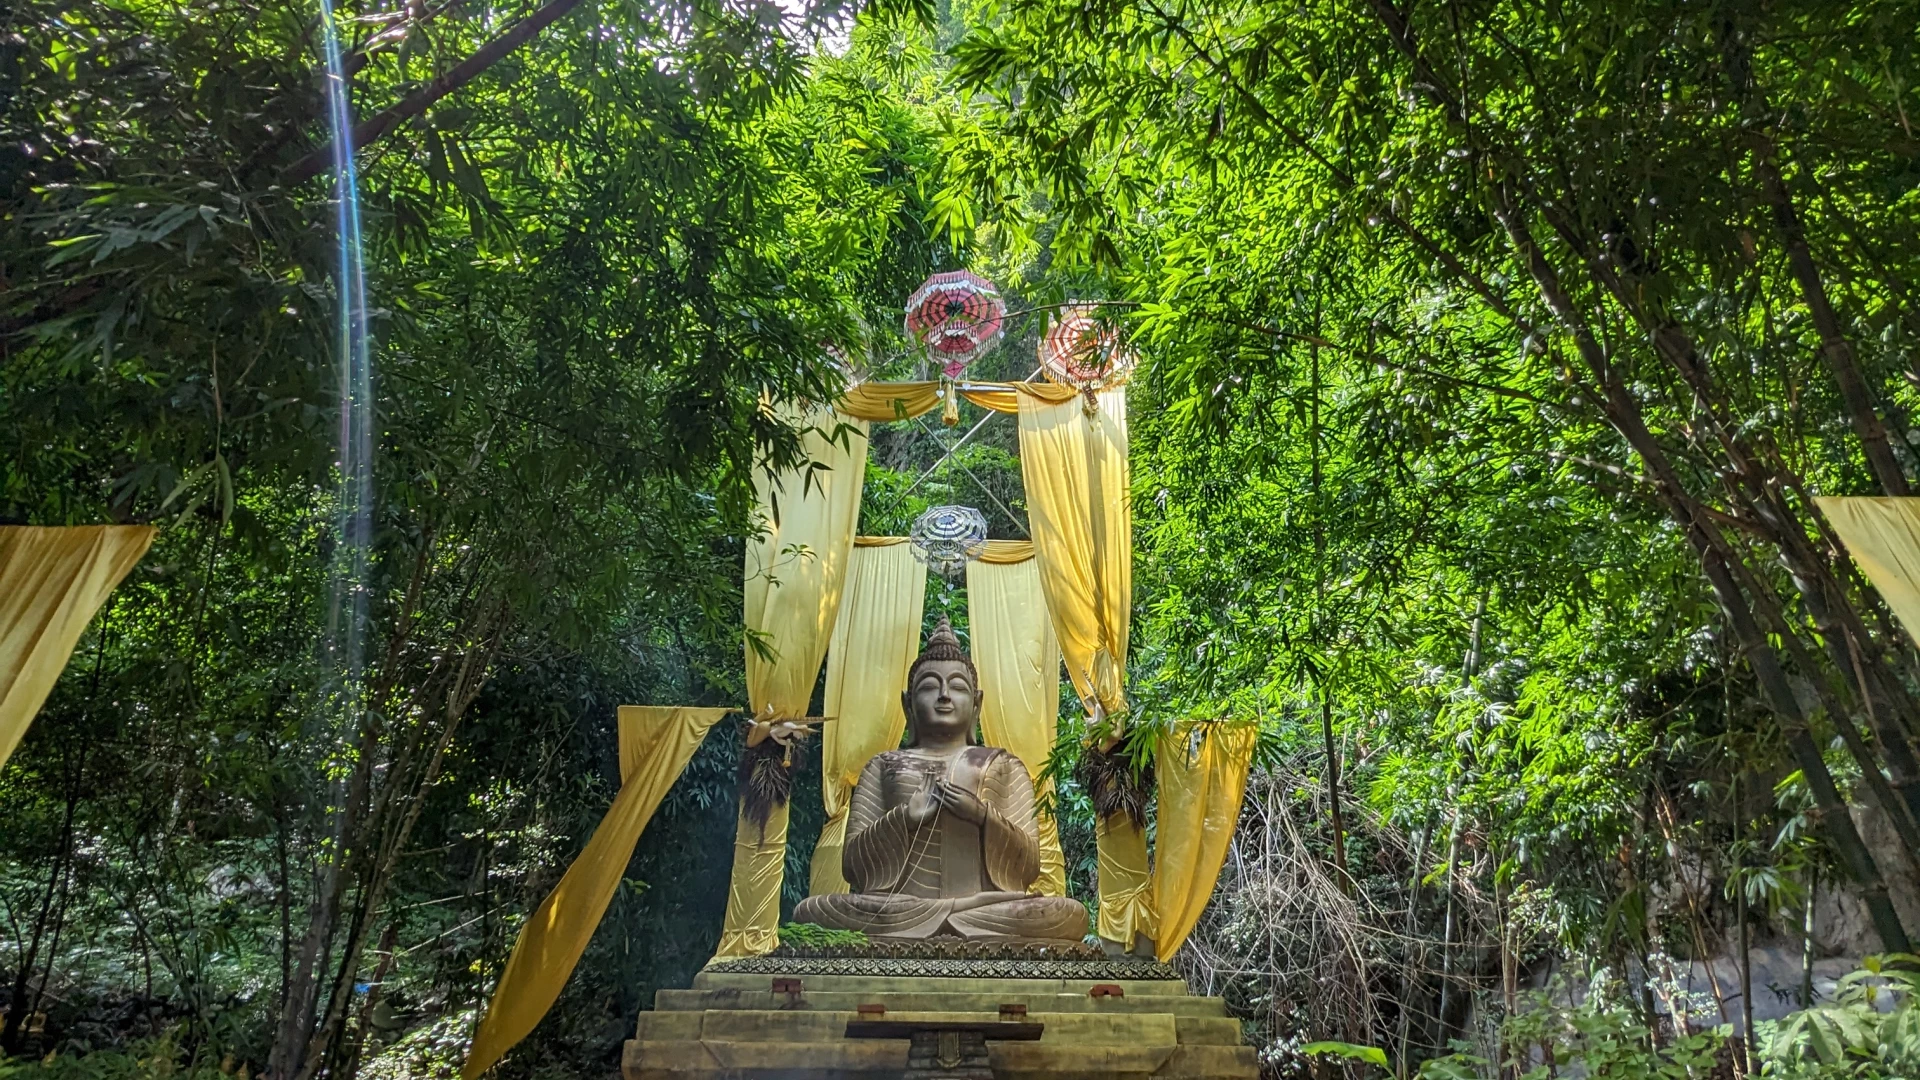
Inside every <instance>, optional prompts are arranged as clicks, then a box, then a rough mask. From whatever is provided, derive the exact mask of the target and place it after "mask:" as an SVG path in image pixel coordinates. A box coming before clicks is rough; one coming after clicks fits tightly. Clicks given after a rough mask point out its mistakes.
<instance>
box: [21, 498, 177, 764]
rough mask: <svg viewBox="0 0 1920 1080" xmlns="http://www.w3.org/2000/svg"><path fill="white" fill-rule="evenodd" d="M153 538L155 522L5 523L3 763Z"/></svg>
mask: <svg viewBox="0 0 1920 1080" xmlns="http://www.w3.org/2000/svg"><path fill="white" fill-rule="evenodd" d="M153 535H154V529H153V527H152V526H150V525H77V526H70V527H42V526H32V525H6V526H0V765H3V764H5V763H6V760H7V758H9V757H11V756H12V755H13V748H14V747H16V746H18V745H20V737H21V736H23V735H25V734H26V733H27V725H28V724H30V723H32V722H33V718H34V715H35V714H36V713H38V712H39V711H40V705H41V704H42V703H43V702H45V701H46V700H47V694H48V693H50V692H51V691H52V690H53V684H54V683H55V682H56V681H58V680H59V678H60V673H61V672H62V671H64V670H65V669H66V666H67V658H68V657H69V656H71V655H73V647H74V645H75V644H76V643H78V642H79V640H80V635H81V634H83V633H85V632H86V629H87V624H88V623H90V622H92V621H93V615H94V612H96V611H99V610H100V605H101V604H102V603H104V602H105V601H106V599H107V595H108V594H109V593H111V592H113V589H114V586H116V585H118V584H120V579H122V578H124V577H126V576H127V571H129V570H132V569H133V566H134V564H135V563H137V562H139V561H140V556H142V555H145V554H146V553H147V547H148V546H149V545H150V544H152V543H153Z"/></svg>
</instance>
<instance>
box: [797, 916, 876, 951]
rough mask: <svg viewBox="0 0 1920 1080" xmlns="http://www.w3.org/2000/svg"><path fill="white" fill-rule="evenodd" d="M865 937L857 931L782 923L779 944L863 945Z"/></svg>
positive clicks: (811, 924) (814, 945)
mask: <svg viewBox="0 0 1920 1080" xmlns="http://www.w3.org/2000/svg"><path fill="white" fill-rule="evenodd" d="M866 943H867V935H865V934H863V933H861V932H860V931H858V930H829V929H827V928H826V927H824V926H816V925H815V924H813V923H804V922H802V923H784V924H782V925H781V927H780V944H782V945H804V946H810V947H825V946H834V945H847V946H852V945H865V944H866Z"/></svg>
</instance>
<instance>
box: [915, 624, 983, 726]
mask: <svg viewBox="0 0 1920 1080" xmlns="http://www.w3.org/2000/svg"><path fill="white" fill-rule="evenodd" d="M900 704H901V706H902V707H903V708H904V709H906V712H907V731H908V738H907V745H908V746H920V745H923V744H926V745H933V746H952V745H954V744H956V743H957V744H966V743H970V742H972V741H973V728H974V725H975V724H976V723H978V722H979V720H980V675H979V673H978V672H976V671H975V670H974V669H973V661H972V660H971V659H969V658H968V657H967V651H966V650H965V649H962V648H961V647H960V639H959V638H958V637H956V636H954V633H953V626H952V625H951V624H949V623H948V622H947V620H946V617H945V616H942V617H941V619H940V625H938V626H936V627H934V628H933V633H931V634H929V635H927V645H926V648H924V649H921V650H920V658H919V659H918V660H915V661H914V662H913V667H911V668H909V669H908V670H907V689H906V691H905V692H904V693H902V694H901V695H900Z"/></svg>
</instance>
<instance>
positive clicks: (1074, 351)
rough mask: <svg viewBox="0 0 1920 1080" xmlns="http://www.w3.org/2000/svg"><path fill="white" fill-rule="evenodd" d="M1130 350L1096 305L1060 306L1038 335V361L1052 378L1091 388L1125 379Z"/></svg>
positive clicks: (1130, 364)
mask: <svg viewBox="0 0 1920 1080" xmlns="http://www.w3.org/2000/svg"><path fill="white" fill-rule="evenodd" d="M1133 359H1134V357H1133V350H1132V349H1129V348H1128V347H1127V343H1126V342H1125V341H1124V340H1123V339H1122V338H1121V337H1120V330H1119V328H1118V327H1116V326H1114V325H1113V324H1111V323H1108V322H1105V321H1103V320H1102V319H1100V317H1099V309H1098V308H1096V307H1092V306H1090V305H1074V306H1072V307H1068V308H1064V309H1062V310H1061V312H1060V315H1059V317H1058V318H1056V319H1055V320H1054V322H1053V325H1052V326H1049V327H1047V332H1046V335H1045V336H1044V337H1042V338H1041V339H1040V364H1041V366H1042V367H1044V368H1046V371H1047V376H1048V377H1049V378H1051V379H1053V380H1054V381H1055V382H1061V383H1066V384H1067V385H1068V386H1075V387H1079V388H1080V389H1082V390H1094V389H1098V388H1100V387H1102V386H1110V385H1113V384H1115V383H1119V382H1123V381H1125V380H1126V377H1127V373H1128V372H1130V371H1132V370H1133Z"/></svg>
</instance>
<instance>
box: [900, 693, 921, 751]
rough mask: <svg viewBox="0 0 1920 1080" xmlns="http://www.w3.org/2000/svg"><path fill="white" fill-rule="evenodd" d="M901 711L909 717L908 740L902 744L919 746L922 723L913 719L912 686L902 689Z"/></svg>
mask: <svg viewBox="0 0 1920 1080" xmlns="http://www.w3.org/2000/svg"><path fill="white" fill-rule="evenodd" d="M900 711H901V712H903V713H905V714H906V717H907V741H906V742H905V743H903V744H902V745H903V746H906V747H914V746H919V745H920V725H919V724H917V723H915V722H914V719H913V690H912V688H911V686H909V688H908V689H905V690H902V691H900Z"/></svg>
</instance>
